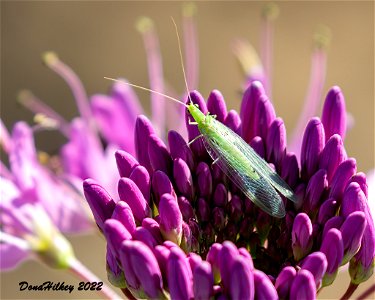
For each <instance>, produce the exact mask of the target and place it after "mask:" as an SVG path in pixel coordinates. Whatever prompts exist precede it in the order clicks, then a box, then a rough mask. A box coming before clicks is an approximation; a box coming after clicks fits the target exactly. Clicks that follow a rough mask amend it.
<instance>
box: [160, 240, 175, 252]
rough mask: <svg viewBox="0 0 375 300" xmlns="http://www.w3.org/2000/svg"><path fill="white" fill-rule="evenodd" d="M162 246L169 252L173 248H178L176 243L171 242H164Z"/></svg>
mask: <svg viewBox="0 0 375 300" xmlns="http://www.w3.org/2000/svg"><path fill="white" fill-rule="evenodd" d="M163 246H165V247H167V248H168V249H169V250H171V249H172V248H174V247H177V248H178V245H176V243H173V242H172V241H164V242H163Z"/></svg>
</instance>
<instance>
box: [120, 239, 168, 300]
mask: <svg viewBox="0 0 375 300" xmlns="http://www.w3.org/2000/svg"><path fill="white" fill-rule="evenodd" d="M120 259H121V264H122V267H123V269H124V274H125V278H126V281H127V282H128V284H129V285H130V287H133V288H135V289H137V290H138V289H139V288H141V289H142V291H143V292H144V293H145V295H146V297H150V298H153V299H156V298H159V297H160V296H161V294H162V290H163V280H162V276H161V272H160V268H159V265H158V262H157V260H156V258H155V256H154V254H153V253H152V251H151V250H150V248H148V247H147V246H146V245H145V244H143V243H142V242H139V241H125V242H124V243H123V244H122V245H121V249H120ZM128 274H129V275H130V276H129V275H128ZM128 279H130V282H129V280H128ZM134 283H136V286H135V287H134V286H133V284H134ZM137 283H138V284H137ZM138 286H139V288H138ZM139 296H142V294H140V295H139ZM142 298H143V297H142Z"/></svg>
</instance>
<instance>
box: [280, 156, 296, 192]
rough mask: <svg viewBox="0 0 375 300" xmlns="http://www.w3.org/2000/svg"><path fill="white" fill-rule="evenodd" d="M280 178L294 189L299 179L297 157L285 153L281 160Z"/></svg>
mask: <svg viewBox="0 0 375 300" xmlns="http://www.w3.org/2000/svg"><path fill="white" fill-rule="evenodd" d="M281 177H282V178H283V179H284V180H285V181H286V183H287V184H289V186H290V187H292V188H294V187H295V186H296V184H297V181H298V178H299V168H298V161H297V156H296V155H295V154H294V153H290V152H287V153H286V154H285V156H284V158H283V160H282V165H281Z"/></svg>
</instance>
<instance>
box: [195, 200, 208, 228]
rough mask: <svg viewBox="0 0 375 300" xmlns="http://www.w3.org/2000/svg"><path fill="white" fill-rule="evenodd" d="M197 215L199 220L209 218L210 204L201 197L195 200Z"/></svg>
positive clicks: (203, 220) (205, 220) (202, 220)
mask: <svg viewBox="0 0 375 300" xmlns="http://www.w3.org/2000/svg"><path fill="white" fill-rule="evenodd" d="M197 206H198V211H197V216H198V219H199V221H200V222H207V221H208V220H209V219H210V206H209V205H208V203H207V201H206V200H205V199H203V198H199V199H198V202H197Z"/></svg>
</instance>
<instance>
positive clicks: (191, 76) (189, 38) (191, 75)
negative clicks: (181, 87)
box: [183, 3, 199, 90]
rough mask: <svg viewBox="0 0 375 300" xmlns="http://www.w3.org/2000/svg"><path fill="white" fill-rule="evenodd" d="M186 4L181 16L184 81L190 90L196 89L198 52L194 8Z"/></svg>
mask: <svg viewBox="0 0 375 300" xmlns="http://www.w3.org/2000/svg"><path fill="white" fill-rule="evenodd" d="M191 5H194V4H192V3H189V4H186V7H185V8H184V14H183V33H184V34H183V38H184V46H185V65H186V79H187V82H188V84H189V88H190V89H191V90H195V89H197V88H198V81H199V51H198V35H197V27H196V24H195V21H194V14H195V11H194V10H195V7H192V6H191Z"/></svg>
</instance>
